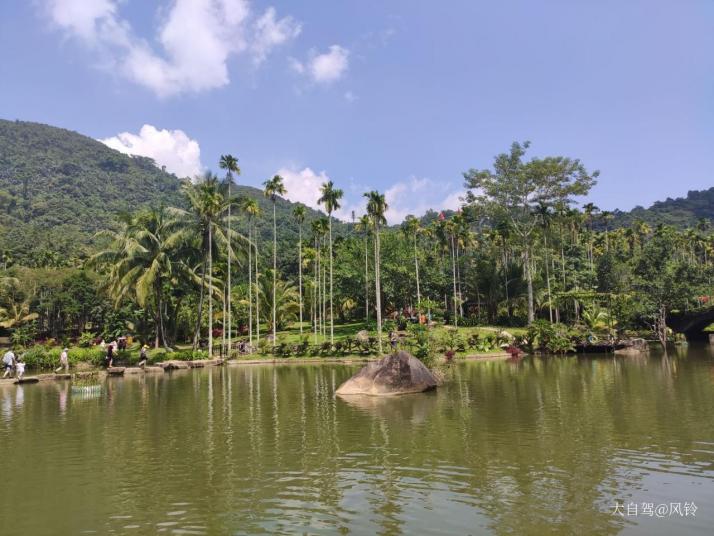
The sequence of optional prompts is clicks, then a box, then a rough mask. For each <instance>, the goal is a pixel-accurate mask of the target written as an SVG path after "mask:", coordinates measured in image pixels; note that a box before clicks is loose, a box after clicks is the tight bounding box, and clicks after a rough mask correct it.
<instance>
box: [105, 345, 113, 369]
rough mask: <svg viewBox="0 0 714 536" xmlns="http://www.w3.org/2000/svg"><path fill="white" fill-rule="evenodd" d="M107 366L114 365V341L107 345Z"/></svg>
mask: <svg viewBox="0 0 714 536" xmlns="http://www.w3.org/2000/svg"><path fill="white" fill-rule="evenodd" d="M106 361H107V368H109V367H112V366H114V343H109V344H108V345H107V357H106Z"/></svg>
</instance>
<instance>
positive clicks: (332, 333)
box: [327, 213, 335, 346]
mask: <svg viewBox="0 0 714 536" xmlns="http://www.w3.org/2000/svg"><path fill="white" fill-rule="evenodd" d="M327 226H328V228H329V233H330V345H331V346H334V344H335V317H334V311H333V304H332V300H333V293H332V213H330V214H328V216H327Z"/></svg>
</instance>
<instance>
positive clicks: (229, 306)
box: [226, 179, 233, 359]
mask: <svg viewBox="0 0 714 536" xmlns="http://www.w3.org/2000/svg"><path fill="white" fill-rule="evenodd" d="M232 180H233V179H231V180H230V181H229V182H228V222H227V228H228V236H227V237H226V240H227V241H228V304H227V306H226V308H227V309H228V341H227V346H228V353H227V357H228V358H229V359H230V357H231V346H232V343H233V341H232V340H231V338H232V337H231V331H232V329H233V321H232V320H233V310H232V309H231V262H232V260H233V259H232V253H233V245H232V243H231V182H232Z"/></svg>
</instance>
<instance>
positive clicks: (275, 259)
mask: <svg viewBox="0 0 714 536" xmlns="http://www.w3.org/2000/svg"><path fill="white" fill-rule="evenodd" d="M277 270H278V231H277V223H276V221H275V200H273V348H275V340H276V338H277V333H276V330H277V325H276V324H277V322H276V319H275V284H276V281H277Z"/></svg>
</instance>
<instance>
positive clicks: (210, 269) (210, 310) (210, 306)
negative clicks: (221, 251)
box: [208, 223, 213, 359]
mask: <svg viewBox="0 0 714 536" xmlns="http://www.w3.org/2000/svg"><path fill="white" fill-rule="evenodd" d="M212 246H213V229H212V227H211V224H210V223H209V224H208V359H211V358H212V357H213V292H212V290H213V247H212Z"/></svg>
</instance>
